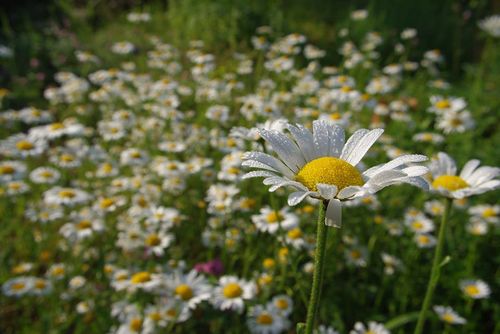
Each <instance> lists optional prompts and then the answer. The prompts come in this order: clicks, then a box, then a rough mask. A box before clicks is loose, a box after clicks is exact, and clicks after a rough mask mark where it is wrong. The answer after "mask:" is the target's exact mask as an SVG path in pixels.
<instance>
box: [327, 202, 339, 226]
mask: <svg viewBox="0 0 500 334" xmlns="http://www.w3.org/2000/svg"><path fill="white" fill-rule="evenodd" d="M325 224H326V225H327V226H333V227H337V228H340V227H342V203H341V202H340V201H339V200H338V199H335V198H334V199H331V200H330V201H329V202H328V206H327V208H326V213H325Z"/></svg>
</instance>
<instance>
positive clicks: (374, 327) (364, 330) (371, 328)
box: [349, 321, 390, 334]
mask: <svg viewBox="0 0 500 334" xmlns="http://www.w3.org/2000/svg"><path fill="white" fill-rule="evenodd" d="M349 334H390V331H389V330H388V329H387V328H385V327H384V325H382V324H379V323H377V322H374V321H370V322H369V323H368V326H366V325H365V324H363V323H361V322H356V323H355V324H354V329H353V330H351V331H350V332H349Z"/></svg>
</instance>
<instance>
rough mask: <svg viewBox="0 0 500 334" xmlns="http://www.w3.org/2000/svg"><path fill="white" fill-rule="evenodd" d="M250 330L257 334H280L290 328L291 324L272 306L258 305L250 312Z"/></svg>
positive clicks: (248, 321) (248, 322)
mask: <svg viewBox="0 0 500 334" xmlns="http://www.w3.org/2000/svg"><path fill="white" fill-rule="evenodd" d="M247 324H248V329H249V330H250V332H251V333H255V334H278V333H282V332H283V331H285V330H286V329H288V328H289V327H290V322H289V321H288V319H286V318H285V317H284V316H283V315H281V314H279V313H277V312H276V310H275V309H274V308H273V307H271V306H270V305H266V306H263V305H256V306H254V307H252V308H251V309H250V311H249V312H248V320H247Z"/></svg>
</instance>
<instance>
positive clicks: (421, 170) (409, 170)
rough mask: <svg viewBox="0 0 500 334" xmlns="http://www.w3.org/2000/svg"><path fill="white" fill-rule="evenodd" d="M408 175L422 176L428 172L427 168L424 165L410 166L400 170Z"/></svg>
mask: <svg viewBox="0 0 500 334" xmlns="http://www.w3.org/2000/svg"><path fill="white" fill-rule="evenodd" d="M401 171H402V172H403V173H405V174H406V175H408V176H422V175H425V174H427V173H429V168H427V167H425V166H410V167H406V168H404V169H402V170H401Z"/></svg>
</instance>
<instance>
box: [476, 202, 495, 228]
mask: <svg viewBox="0 0 500 334" xmlns="http://www.w3.org/2000/svg"><path fill="white" fill-rule="evenodd" d="M469 214H470V215H472V216H473V217H477V218H480V219H482V220H484V221H486V222H488V223H492V224H497V223H499V222H500V217H499V215H500V205H488V204H483V205H475V206H471V207H470V208H469Z"/></svg>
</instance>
